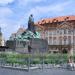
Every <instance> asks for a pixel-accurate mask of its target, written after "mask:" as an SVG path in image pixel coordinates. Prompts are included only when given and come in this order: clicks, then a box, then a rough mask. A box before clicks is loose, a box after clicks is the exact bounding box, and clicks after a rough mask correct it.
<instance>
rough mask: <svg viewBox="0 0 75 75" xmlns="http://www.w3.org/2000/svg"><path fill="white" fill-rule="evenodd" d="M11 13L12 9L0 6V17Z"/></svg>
mask: <svg viewBox="0 0 75 75" xmlns="http://www.w3.org/2000/svg"><path fill="white" fill-rule="evenodd" d="M12 14H13V11H12V10H11V9H10V8H8V7H0V18H1V19H2V18H6V17H8V16H10V15H12Z"/></svg>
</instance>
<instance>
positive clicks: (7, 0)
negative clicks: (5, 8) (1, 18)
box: [0, 0, 14, 5]
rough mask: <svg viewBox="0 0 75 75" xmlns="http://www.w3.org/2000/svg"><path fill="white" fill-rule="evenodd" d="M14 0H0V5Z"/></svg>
mask: <svg viewBox="0 0 75 75" xmlns="http://www.w3.org/2000/svg"><path fill="white" fill-rule="evenodd" d="M12 2H14V0H0V5H6V4H8V3H12Z"/></svg>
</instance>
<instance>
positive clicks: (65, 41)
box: [37, 16, 75, 53]
mask: <svg viewBox="0 0 75 75" xmlns="http://www.w3.org/2000/svg"><path fill="white" fill-rule="evenodd" d="M37 25H39V26H42V27H43V28H39V27H37V30H38V31H39V32H40V34H41V38H44V39H46V40H47V41H48V46H49V52H54V53H57V52H63V53H68V52H70V53H72V52H73V51H75V16H62V17H56V18H46V19H42V20H40V21H38V22H37Z"/></svg>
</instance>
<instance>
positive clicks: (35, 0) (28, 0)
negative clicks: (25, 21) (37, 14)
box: [18, 0, 46, 6]
mask: <svg viewBox="0 0 75 75" xmlns="http://www.w3.org/2000/svg"><path fill="white" fill-rule="evenodd" d="M44 1H46V0H18V3H19V5H20V6H25V5H29V3H30V4H33V3H39V2H44Z"/></svg>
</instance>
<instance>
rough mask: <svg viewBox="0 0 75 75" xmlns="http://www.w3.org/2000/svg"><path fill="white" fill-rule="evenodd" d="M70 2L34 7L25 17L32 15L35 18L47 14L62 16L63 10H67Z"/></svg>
mask: <svg viewBox="0 0 75 75" xmlns="http://www.w3.org/2000/svg"><path fill="white" fill-rule="evenodd" d="M71 3H72V2H71V1H67V2H64V3H59V4H55V5H54V4H53V5H47V6H36V7H34V8H32V9H31V10H30V11H29V12H28V14H26V15H28V16H29V15H30V14H34V16H35V17H38V16H41V15H43V14H45V15H47V14H49V13H53V14H60V13H61V14H62V13H64V11H67V10H65V8H67V7H68V6H69V5H70V4H71Z"/></svg>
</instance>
